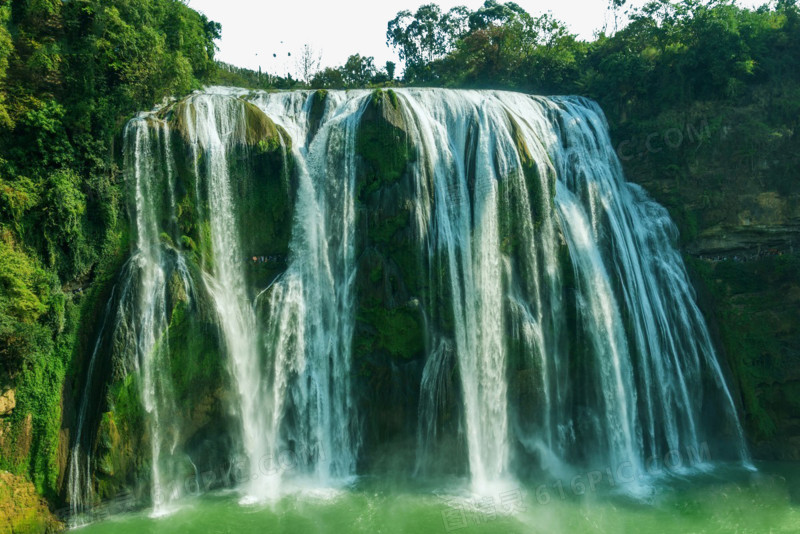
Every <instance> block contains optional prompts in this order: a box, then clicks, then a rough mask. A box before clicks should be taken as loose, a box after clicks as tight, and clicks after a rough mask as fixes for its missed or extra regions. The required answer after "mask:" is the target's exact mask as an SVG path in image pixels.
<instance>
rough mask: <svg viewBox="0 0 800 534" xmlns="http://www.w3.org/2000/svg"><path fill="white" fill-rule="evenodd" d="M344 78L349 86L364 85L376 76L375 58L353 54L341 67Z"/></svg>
mask: <svg viewBox="0 0 800 534" xmlns="http://www.w3.org/2000/svg"><path fill="white" fill-rule="evenodd" d="M341 71H342V78H343V79H344V83H345V85H346V86H348V87H363V86H365V85H367V84H369V82H370V81H371V80H372V78H373V76H375V58H373V57H365V56H362V55H360V54H353V55H352V56H350V57H349V58H347V62H346V63H345V64H344V66H343V67H342V69H341Z"/></svg>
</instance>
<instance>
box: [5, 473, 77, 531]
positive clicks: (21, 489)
mask: <svg viewBox="0 0 800 534" xmlns="http://www.w3.org/2000/svg"><path fill="white" fill-rule="evenodd" d="M63 528H64V525H62V524H61V523H59V522H58V521H57V520H56V518H55V517H54V516H53V514H52V513H51V512H50V510H49V508H48V507H47V503H46V502H45V501H44V499H42V498H41V497H40V496H39V495H38V494H37V493H36V488H35V487H34V485H33V484H32V483H31V482H29V481H28V480H26V479H25V478H24V477H20V476H15V475H12V474H10V473H3V472H0V533H9V534H10V533H16V532H24V533H26V534H27V533H31V534H39V533H41V534H45V533H51V532H60V531H61V530H62V529H63Z"/></svg>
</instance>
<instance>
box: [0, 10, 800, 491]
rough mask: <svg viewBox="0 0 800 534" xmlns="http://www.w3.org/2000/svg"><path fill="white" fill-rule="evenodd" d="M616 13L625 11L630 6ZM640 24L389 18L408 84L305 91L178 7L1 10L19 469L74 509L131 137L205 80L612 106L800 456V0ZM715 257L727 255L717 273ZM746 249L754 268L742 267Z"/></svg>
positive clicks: (631, 14) (773, 433) (10, 402)
mask: <svg viewBox="0 0 800 534" xmlns="http://www.w3.org/2000/svg"><path fill="white" fill-rule="evenodd" d="M610 9H614V10H618V11H619V13H620V14H622V11H623V10H624V9H626V6H625V2H624V1H619V0H615V1H614V2H612V4H611V6H610ZM626 16H627V19H628V20H629V22H628V23H627V24H626V25H625V26H624V27H622V28H620V29H619V30H618V31H614V32H608V33H601V34H599V35H598V36H597V37H596V38H595V39H594V40H593V41H591V42H585V41H582V40H580V39H578V38H577V37H576V36H575V35H573V34H571V33H570V31H569V28H567V27H566V26H565V25H564V24H562V23H561V22H559V21H558V20H555V19H554V18H553V17H552V16H551V15H548V14H530V13H527V12H526V11H525V10H523V9H522V8H521V7H520V6H519V5H517V4H515V3H513V2H508V3H498V2H496V1H495V0H488V1H487V2H486V3H485V4H484V5H483V6H482V7H481V8H479V9H477V10H475V11H471V10H469V9H467V8H463V7H457V8H453V9H451V10H449V11H443V10H442V9H440V8H439V7H438V6H436V5H435V4H430V5H425V6H423V7H421V8H419V9H418V10H417V11H416V12H413V13H412V12H409V11H401V12H399V13H398V14H397V17H396V18H394V19H393V20H391V21H388V25H387V44H388V45H389V46H391V47H393V48H394V49H396V50H397V51H398V53H399V56H400V58H401V60H402V61H403V62H404V66H405V68H404V70H403V72H402V74H401V75H399V76H398V73H397V72H396V70H397V66H396V65H395V64H393V63H387V64H386V65H385V66H381V67H377V66H376V65H375V64H374V60H373V59H372V58H371V57H369V56H362V55H360V54H354V55H353V56H351V58H350V59H349V60H348V61H347V63H346V64H345V65H343V66H341V67H337V68H332V67H329V68H325V69H323V70H321V71H320V72H318V73H316V74H314V75H313V76H312V77H311V79H310V80H308V83H303V82H301V81H297V80H292V79H291V77H287V78H277V77H274V76H265V75H262V74H261V73H255V72H252V71H247V70H245V69H238V68H236V67H232V66H230V65H224V64H220V63H218V62H216V61H215V59H214V54H215V50H216V48H215V40H217V39H219V38H220V35H221V31H222V28H221V27H220V26H219V24H217V23H214V22H212V21H210V20H208V19H207V18H206V17H205V16H203V15H201V14H199V13H197V12H195V11H194V10H192V9H190V8H189V7H188V6H187V5H186V4H185V3H183V2H181V1H179V0H105V1H100V0H71V1H69V2H62V1H61V0H0V395H3V397H2V399H3V400H4V402H2V403H0V471H8V472H10V473H12V474H13V475H16V476H19V477H22V478H25V479H27V480H29V481H31V482H33V484H34V485H35V488H36V490H37V492H38V493H39V494H40V495H42V496H44V497H45V498H47V499H48V500H49V501H50V503H51V504H52V505H53V506H57V505H59V504H61V503H60V500H59V499H60V497H59V490H58V487H59V480H58V478H59V472H60V468H59V465H60V462H61V463H62V464H63V458H61V459H60V458H59V455H62V456H63V455H64V454H65V453H64V450H63V447H64V444H63V443H61V440H62V436H61V432H62V419H63V418H65V417H68V416H69V415H70V410H73V409H74V408H73V405H74V395H75V393H74V390H75V389H76V388H79V387H80V386H79V384H76V383H75V381H76V380H79V379H78V378H77V377H78V375H79V369H80V368H81V366H82V365H84V364H85V362H83V361H81V358H80V355H81V354H83V353H84V352H85V350H86V347H87V345H88V344H89V343H91V340H90V337H91V335H92V332H93V328H94V327H95V325H96V322H97V318H98V316H99V315H100V314H102V308H103V306H102V302H103V301H104V299H105V298H107V295H108V291H109V287H108V286H109V284H108V281H109V279H110V278H111V277H112V276H113V275H114V273H115V272H116V271H117V270H118V268H119V266H120V264H121V262H122V261H123V260H124V258H125V255H126V253H127V250H128V230H129V223H128V221H127V213H126V210H125V204H124V201H123V199H122V197H123V185H122V177H121V170H120V165H121V161H120V153H119V152H120V136H121V131H122V127H123V125H124V123H125V121H126V120H127V119H129V118H130V117H132V116H133V115H134V114H135V113H136V112H137V111H139V110H147V109H151V108H152V107H153V106H154V105H157V104H159V103H160V102H162V101H163V100H164V99H165V98H169V97H180V96H182V95H185V94H187V93H189V92H191V91H192V90H194V89H197V88H200V87H201V86H203V85H204V84H226V85H238V86H244V87H248V88H253V89H267V90H273V89H289V88H314V89H339V88H356V87H383V86H436V87H452V88H480V89H484V88H493V89H508V90H514V91H521V92H526V93H534V94H579V95H584V96H587V97H590V98H592V99H595V100H596V101H597V102H599V103H600V105H601V107H602V108H603V110H604V111H605V113H606V115H607V117H608V120H609V122H610V126H611V129H612V136H613V138H614V140H615V142H616V143H617V145H618V146H619V155H620V157H621V158H622V160H623V164H624V166H625V170H626V173H627V175H628V177H629V178H630V179H631V180H633V181H636V182H639V183H640V184H642V185H644V186H645V187H646V188H647V189H648V191H649V192H650V193H651V194H652V195H653V196H654V197H655V198H656V200H658V201H659V202H661V203H662V204H664V205H665V206H666V207H667V208H668V209H669V210H670V213H671V215H672V216H673V218H674V219H675V221H676V223H677V224H678V226H679V228H680V230H681V245H682V247H683V249H684V252H685V253H686V258H687V260H688V262H689V264H690V266H691V267H692V271H693V273H694V276H695V277H696V278H697V282H698V288H699V293H700V296H701V301H702V302H703V305H704V307H705V311H706V312H707V313H708V314H710V315H711V316H713V317H715V320H716V322H717V323H718V328H717V329H716V330H715V335H716V336H717V338H718V342H719V343H720V344H721V345H722V346H723V348H724V349H726V353H727V356H728V358H729V361H730V362H731V367H732V368H733V372H734V374H735V377H736V382H737V384H738V388H739V390H740V397H741V398H742V401H743V404H744V407H745V411H746V414H747V420H746V424H747V425H746V426H747V429H748V431H749V434H750V438H751V440H752V442H753V443H754V444H758V443H762V442H763V443H766V445H764V447H765V448H763V449H758V448H757V450H760V451H761V452H763V454H764V455H766V456H781V455H788V456H793V455H797V456H798V457H800V445H797V450H794V449H792V451H790V452H787V453H785V454H784V452H781V451H780V450H778V449H776V446H775V445H774V443H775V442H776V441H777V440H779V439H784V438H786V437H787V436H797V435H798V433H796V432H795V433H792V432H794V431H793V430H791V429H787V428H782V426H781V425H782V423H781V421H782V420H783V419H784V418H786V417H788V416H791V414H792V413H794V414H795V416H796V414H797V413H800V412H798V411H799V410H800V394H798V389H797V387H798V386H797V385H796V384H798V383H800V370H798V369H797V368H798V367H800V366H798V365H797V363H796V361H797V358H798V351H800V343H798V340H797V339H796V338H797V336H796V332H797V329H798V328H800V316H798V315H799V314H798V307H797V303H796V302H795V301H790V300H788V299H789V298H790V297H788V296H787V295H789V294H791V295H795V296H794V297H791V298H797V297H796V292H795V289H796V288H798V287H800V260H799V259H798V252H800V251H798V250H796V248H795V245H794V244H793V241H792V239H794V238H793V237H791V236H793V235H795V234H794V232H796V231H797V230H798V223H797V219H796V217H797V213H796V209H795V208H793V207H792V205H791V203H792V202H793V201H794V200H796V199H797V194H798V191H800V185H799V184H798V180H797V169H798V164H800V155H798V154H800V140H799V139H798V134H797V129H798V127H799V126H800V124H798V122H800V83H798V82H800V79H799V78H800V69H798V68H797V66H798V65H800V8H798V6H797V4H796V1H795V0H778V1H777V2H775V3H774V4H773V5H770V6H765V7H762V8H759V9H756V10H750V9H744V8H740V7H738V6H737V5H736V4H735V3H734V2H732V1H728V0H711V1H701V0H680V1H677V2H669V1H667V0H657V1H653V2H650V3H648V4H647V5H646V6H644V7H642V8H638V9H630V10H629V11H628V12H627V15H626ZM670 132H673V133H674V132H678V134H680V141H676V140H675V139H672V141H675V142H671V140H670ZM690 141H691V142H690ZM765 195H766V196H765ZM770 199H771V200H770ZM770 202H771V203H770ZM787 203H788V207H787ZM753 206H756V207H753ZM776 206H777V207H776ZM759 210H760V211H759ZM792 210H794V211H792ZM744 212H746V213H748V214H749V216H750V217H751V218H752V220H753V222H752V225H751V224H750V223H747V224H745V223H743V222H742V218H741V214H742V213H744ZM743 226H744V227H748V228H749V227H750V226H752V227H759V228H761V227H766V226H770V227H771V228H772V229H773V230H775V229H777V230H775V231H773V232H771V233H770V236H771V237H769V239H767V238H765V237H763V236H762V235H761V234H758V235H756V236H755V237H753V236H752V235H751V234H747V235H748V237H746V238H745V237H742V238H736V237H733V238H731V239H732V240H733V241H734V243H733V244H730V243H729V242H726V243H727V244H722V245H720V244H719V242H720V241H721V240H722V238H721V237H720V236H719V235H718V234H719V233H720V232H722V230H721V229H724V230H725V232H726V236H727V234H731V235H734V236H735V235H739V234H742V235H744V234H745V233H747V232H746V231H745V230H746V229H745V230H743V229H742V228H743ZM715 232H716V233H715ZM737 232H738V233H737ZM781 232H784V233H783V234H782V233H781ZM787 236H788V237H787ZM737 239H738V240H737ZM729 241H730V240H729ZM797 245H800V243H798V244H797ZM765 250H769V251H770V254H769V255H765V254H763V252H764V251H765ZM709 255H712V256H715V258H714V261H710V262H709V261H704V258H706V259H707V257H708V256H709ZM745 255H747V256H748V257H751V256H752V258H753V261H747V262H742V261H740V260H739V258H740V256H741V257H744V256H745ZM718 260H719V261H718ZM787 291H788V293H787ZM792 358H794V360H792ZM791 361H794V362H795V363H794V364H792V365H791V371H790V372H788V373H786V372H785V371H784V369H785V368H786V365H790V362H791ZM784 383H785V384H786V385H785V387H784V385H783V384H784ZM9 392H10V396H9ZM0 497H1V496H0ZM0 500H2V499H0Z"/></svg>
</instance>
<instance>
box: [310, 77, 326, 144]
mask: <svg viewBox="0 0 800 534" xmlns="http://www.w3.org/2000/svg"><path fill="white" fill-rule="evenodd" d="M327 105H328V91H326V90H325V89H318V90H317V91H314V93H313V94H312V95H311V111H310V113H309V116H308V139H307V140H306V142H307V143H311V140H312V139H313V138H314V136H315V135H317V132H318V131H319V127H320V126H321V124H322V118H323V116H324V115H325V108H326V107H327Z"/></svg>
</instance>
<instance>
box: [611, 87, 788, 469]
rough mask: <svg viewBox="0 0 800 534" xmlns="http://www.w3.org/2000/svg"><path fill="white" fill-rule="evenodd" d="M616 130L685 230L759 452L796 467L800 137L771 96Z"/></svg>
mask: <svg viewBox="0 0 800 534" xmlns="http://www.w3.org/2000/svg"><path fill="white" fill-rule="evenodd" d="M763 96H764V98H762V99H761V100H760V102H761V103H760V104H756V105H753V106H750V107H748V108H746V109H743V108H730V107H723V106H720V105H713V104H703V105H699V104H698V105H697V106H696V107H695V108H693V109H690V110H687V111H686V112H685V113H683V114H680V115H675V114H669V115H665V116H662V117H659V118H658V119H657V120H655V121H653V122H651V123H649V124H645V125H639V126H638V127H637V129H634V130H631V129H630V128H628V127H625V126H622V127H620V128H619V129H618V130H617V132H616V134H617V135H616V137H617V147H618V149H619V150H618V152H619V155H620V157H621V159H622V161H623V166H624V167H625V170H626V176H627V178H628V179H629V180H631V181H634V182H637V183H639V184H641V185H642V186H644V187H645V188H646V189H647V190H648V191H649V192H650V194H651V195H652V196H653V197H654V198H655V199H656V200H658V201H659V202H660V203H662V204H663V205H664V206H666V207H667V208H668V209H669V211H670V214H671V215H672V217H673V219H674V220H675V221H676V222H677V223H678V225H679V227H680V229H681V243H682V249H683V251H684V254H685V257H686V259H687V263H688V264H689V265H690V267H691V268H692V270H693V274H694V276H693V278H694V282H695V286H696V287H697V290H698V293H699V296H700V298H701V303H703V308H704V312H705V314H706V315H707V317H708V319H709V322H710V323H711V324H712V326H714V327H715V334H716V340H717V344H718V345H719V346H720V348H721V349H722V350H723V351H724V353H725V357H726V359H727V360H728V362H729V363H730V366H731V369H732V371H733V373H734V376H735V380H736V383H737V384H738V390H739V396H740V399H741V401H742V403H743V406H744V409H745V414H746V419H745V422H746V426H747V430H748V435H749V439H750V441H751V445H752V449H753V454H754V456H755V457H757V458H765V459H785V460H798V459H800V158H799V157H798V154H800V135H798V133H797V131H796V129H793V128H791V127H787V126H786V125H787V124H790V123H791V121H788V120H786V117H784V116H783V115H782V114H780V111H779V110H776V109H773V107H772V106H771V104H770V102H771V98H770V96H769V95H763Z"/></svg>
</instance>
